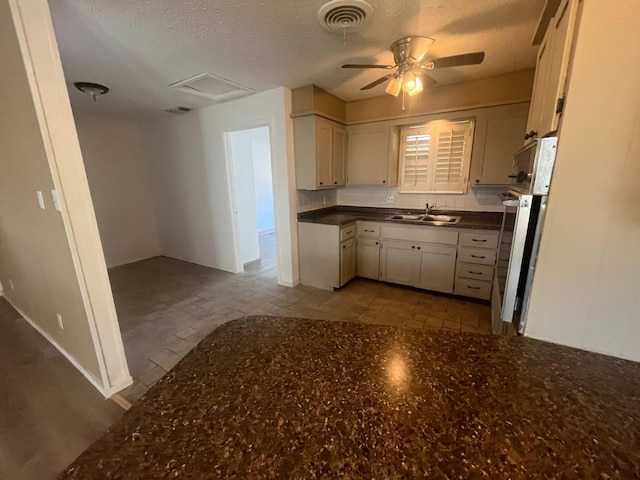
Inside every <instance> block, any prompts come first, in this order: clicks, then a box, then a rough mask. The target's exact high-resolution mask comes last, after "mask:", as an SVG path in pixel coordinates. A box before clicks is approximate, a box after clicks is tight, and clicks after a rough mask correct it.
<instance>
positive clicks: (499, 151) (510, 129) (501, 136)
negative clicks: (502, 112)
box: [475, 114, 527, 185]
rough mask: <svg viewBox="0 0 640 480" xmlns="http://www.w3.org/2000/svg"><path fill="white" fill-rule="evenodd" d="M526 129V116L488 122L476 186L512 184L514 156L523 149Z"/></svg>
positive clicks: (491, 119) (492, 119) (494, 119)
mask: <svg viewBox="0 0 640 480" xmlns="http://www.w3.org/2000/svg"><path fill="white" fill-rule="evenodd" d="M526 128H527V116H526V114H523V115H519V116H507V117H502V118H490V119H489V120H487V133H486V135H487V136H486V138H485V142H484V155H483V162H482V173H481V175H480V178H479V179H475V184H476V185H508V184H509V183H510V179H509V175H511V169H512V166H513V154H514V153H515V152H517V151H518V150H519V149H520V148H521V146H522V137H523V136H524V133H525V130H526Z"/></svg>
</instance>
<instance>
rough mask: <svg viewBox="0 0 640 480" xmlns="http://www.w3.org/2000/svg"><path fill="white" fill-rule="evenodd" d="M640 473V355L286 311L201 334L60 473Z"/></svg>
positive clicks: (529, 476)
mask: <svg viewBox="0 0 640 480" xmlns="http://www.w3.org/2000/svg"><path fill="white" fill-rule="evenodd" d="M176 477H177V478H190V479H203V478H238V479H261V478H283V479H312V478H349V479H359V478H366V479H383V478H384V479H397V478H410V479H414V478H437V479H441V478H442V479H445V478H452V479H453V478H455V479H476V478H477V479H482V478H488V479H507V478H508V479H538V478H540V479H542V478H544V479H552V478H553V479H560V478H562V479H587V478H589V479H591V478H593V479H600V480H602V479H623V478H624V479H629V478H640V364H636V363H633V362H628V361H624V360H618V359H615V358H612V357H606V356H603V355H597V354H592V353H588V352H584V351H580V350H575V349H571V348H567V347H561V346H557V345H553V344H550V343H544V342H539V341H535V340H531V339H529V338H524V337H500V336H492V335H479V334H457V333H451V332H445V331H419V330H411V329H407V328H395V327H386V326H374V325H365V324H355V323H341V322H330V321H321V320H302V319H286V318H281V317H248V318H246V319H240V320H235V321H232V322H230V323H228V324H226V325H224V326H222V327H220V328H218V329H216V330H214V331H213V332H212V333H211V334H210V335H209V336H208V337H206V338H205V339H204V340H203V341H202V342H201V343H200V344H199V345H198V346H197V347H196V348H195V349H194V350H193V351H191V352H190V353H189V354H188V355H187V356H186V357H185V358H184V359H183V360H182V361H181V362H180V363H179V364H178V365H177V366H176V367H175V368H174V369H173V370H171V371H170V372H169V373H168V374H167V375H166V376H165V377H164V378H163V379H162V380H161V381H160V382H159V383H158V384H156V385H155V386H154V387H153V388H152V389H151V390H150V391H149V392H148V393H147V394H146V395H145V396H144V397H143V398H142V399H141V400H140V401H139V402H138V403H136V404H135V405H134V406H133V407H132V408H131V410H129V411H128V412H127V413H126V414H125V415H124V416H123V418H122V419H121V420H120V421H119V422H118V423H117V424H115V425H114V426H113V427H112V428H110V429H109V431H108V432H107V433H106V434H105V435H104V436H103V437H102V438H101V439H100V440H98V441H97V442H96V443H95V444H93V445H92V446H91V447H90V448H89V449H88V450H87V451H86V452H84V453H83V454H82V455H81V456H80V457H79V458H78V459H77V460H76V461H75V463H73V464H72V465H71V466H70V467H68V468H67V470H66V471H65V472H64V473H63V474H62V475H61V476H60V478H61V479H83V480H86V479H98V478H100V479H102V478H124V479H134V478H135V479H158V478H176Z"/></svg>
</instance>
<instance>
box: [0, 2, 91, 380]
mask: <svg viewBox="0 0 640 480" xmlns="http://www.w3.org/2000/svg"><path fill="white" fill-rule="evenodd" d="M0 22H1V23H0V44H1V45H2V46H3V47H2V49H0V65H2V70H3V74H2V82H0V104H1V105H2V109H0V171H1V172H2V174H1V175H0V224H1V226H0V228H1V230H0V270H1V271H2V275H3V277H2V278H1V280H2V283H3V285H7V288H6V291H5V295H6V297H7V298H8V299H9V300H10V301H11V303H13V304H14V305H16V306H17V307H19V308H20V310H22V312H24V313H25V314H26V315H27V316H29V317H30V318H31V319H32V320H33V321H34V322H36V323H37V324H38V325H39V326H40V327H41V328H42V329H43V330H45V331H46V332H47V333H48V334H49V335H50V336H51V337H52V338H53V339H55V341H56V342H58V343H59V344H60V345H61V346H64V348H65V349H66V350H67V351H68V352H69V354H71V355H73V357H74V358H76V359H77V360H78V362H80V363H81V364H82V365H83V366H84V367H85V368H86V369H87V370H88V371H89V372H90V373H91V374H92V375H94V376H95V377H96V378H97V379H99V378H100V371H99V368H98V361H97V358H96V352H95V349H94V348H93V341H92V339H91V332H90V330H89V325H88V323H87V320H86V315H85V311H84V303H83V300H82V295H81V294H80V289H79V287H78V279H77V277H76V274H75V269H74V265H73V259H72V257H71V252H70V250H69V243H68V241H67V234H66V232H65V228H64V224H63V222H62V216H61V215H60V212H58V211H56V210H55V209H54V208H53V201H52V198H51V190H52V189H53V188H54V183H53V179H52V175H51V170H50V169H49V163H48V161H47V155H46V152H45V146H44V144H43V141H42V135H41V133H40V127H39V125H38V118H37V116H36V112H35V109H34V105H33V99H32V97H31V91H30V89H29V81H28V79H27V74H26V71H25V66H24V64H23V61H22V56H21V53H20V46H19V44H18V39H17V36H16V31H15V29H14V26H13V23H12V16H11V12H10V11H9V6H8V3H7V1H6V0H4V1H2V2H0ZM37 190H40V191H42V192H43V194H44V198H45V205H46V209H45V210H42V209H40V208H39V206H38V201H37V198H36V191H37ZM9 279H11V282H12V283H13V285H14V288H13V289H11V288H10V287H9V285H10V283H11V282H9ZM56 313H59V314H61V315H62V317H63V319H64V326H65V328H64V330H60V329H59V328H58V325H57V321H56Z"/></svg>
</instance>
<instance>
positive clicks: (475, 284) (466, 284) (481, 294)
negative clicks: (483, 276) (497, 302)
mask: <svg viewBox="0 0 640 480" xmlns="http://www.w3.org/2000/svg"><path fill="white" fill-rule="evenodd" d="M453 293H454V295H462V296H463V297H473V298H480V299H482V300H489V299H490V298H491V282H482V281H479V280H471V279H469V278H460V277H456V285H455V288H454V290H453Z"/></svg>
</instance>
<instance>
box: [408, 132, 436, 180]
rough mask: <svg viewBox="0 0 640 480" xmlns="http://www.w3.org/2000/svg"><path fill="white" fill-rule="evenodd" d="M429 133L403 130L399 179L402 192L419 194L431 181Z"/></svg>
mask: <svg viewBox="0 0 640 480" xmlns="http://www.w3.org/2000/svg"><path fill="white" fill-rule="evenodd" d="M431 137H432V135H431V131H430V130H429V129H426V128H407V129H404V130H403V135H402V147H401V154H402V155H403V159H404V161H403V162H402V165H401V167H402V172H401V179H402V185H403V189H402V190H403V191H408V192H420V191H424V190H425V189H426V188H428V185H429V181H430V179H431V175H432V174H431V172H430V169H431V168H430V165H429V164H430V159H431Z"/></svg>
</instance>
